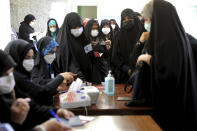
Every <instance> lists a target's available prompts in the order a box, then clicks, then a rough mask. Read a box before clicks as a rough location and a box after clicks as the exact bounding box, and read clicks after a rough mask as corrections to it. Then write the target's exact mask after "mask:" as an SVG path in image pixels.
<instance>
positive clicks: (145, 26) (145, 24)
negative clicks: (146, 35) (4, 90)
mask: <svg viewBox="0 0 197 131" xmlns="http://www.w3.org/2000/svg"><path fill="white" fill-rule="evenodd" d="M144 28H145V29H146V30H147V31H148V32H150V30H151V23H148V24H147V23H146V22H145V23H144Z"/></svg>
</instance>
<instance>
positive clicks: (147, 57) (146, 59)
mask: <svg viewBox="0 0 197 131" xmlns="http://www.w3.org/2000/svg"><path fill="white" fill-rule="evenodd" d="M151 57H152V56H151V55H149V54H143V55H140V56H139V57H138V59H137V64H138V65H140V64H141V62H143V61H144V62H146V63H147V64H148V65H150V59H151Z"/></svg>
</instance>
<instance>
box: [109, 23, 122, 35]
mask: <svg viewBox="0 0 197 131" xmlns="http://www.w3.org/2000/svg"><path fill="white" fill-rule="evenodd" d="M111 21H113V22H114V24H115V25H116V27H115V29H114V34H115V33H116V32H117V31H119V30H120V27H119V25H118V24H117V22H116V20H115V19H110V21H109V23H111Z"/></svg>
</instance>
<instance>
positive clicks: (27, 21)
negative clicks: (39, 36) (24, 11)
mask: <svg viewBox="0 0 197 131" xmlns="http://www.w3.org/2000/svg"><path fill="white" fill-rule="evenodd" d="M35 19H36V17H35V16H34V15H32V14H28V15H26V16H25V18H24V21H23V22H21V24H22V23H26V24H29V23H30V22H31V21H32V20H35Z"/></svg>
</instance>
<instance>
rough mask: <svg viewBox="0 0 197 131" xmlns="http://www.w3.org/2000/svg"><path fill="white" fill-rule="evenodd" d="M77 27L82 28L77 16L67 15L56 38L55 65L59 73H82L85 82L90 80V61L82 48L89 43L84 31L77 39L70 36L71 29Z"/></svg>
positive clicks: (79, 18)
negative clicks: (57, 47)
mask: <svg viewBox="0 0 197 131" xmlns="http://www.w3.org/2000/svg"><path fill="white" fill-rule="evenodd" d="M78 26H79V27H83V23H82V19H81V17H80V16H79V14H77V13H75V12H71V13H69V14H67V15H66V17H65V19H64V23H63V25H62V26H61V28H60V30H59V32H58V35H57V37H56V41H57V43H59V44H60V47H59V49H58V51H57V64H58V67H59V69H60V72H65V71H69V72H73V73H78V74H79V72H82V74H83V75H84V77H86V80H90V74H91V60H90V57H89V55H88V54H86V53H85V51H84V46H86V45H88V44H89V41H88V40H87V38H86V36H85V33H84V31H83V33H82V34H81V36H79V37H78V38H75V37H74V36H73V35H72V34H71V29H72V28H75V27H78ZM83 30H84V29H83Z"/></svg>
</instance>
